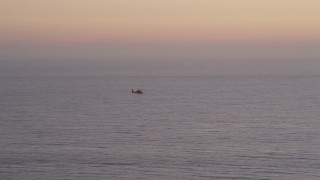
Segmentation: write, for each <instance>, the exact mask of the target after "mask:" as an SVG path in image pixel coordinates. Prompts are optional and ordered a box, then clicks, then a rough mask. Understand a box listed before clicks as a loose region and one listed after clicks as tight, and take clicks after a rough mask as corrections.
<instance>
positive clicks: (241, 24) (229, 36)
mask: <svg viewBox="0 0 320 180" xmlns="http://www.w3.org/2000/svg"><path fill="white" fill-rule="evenodd" d="M0 4H1V6H0V46H1V50H0V53H1V54H0V58H1V60H14V59H20V60H21V59H43V60H45V59H50V60H63V59H65V60H67V59H69V60H70V59H73V60H76V59H79V61H80V60H82V61H85V60H86V59H90V60H99V61H101V60H105V61H110V62H111V61H119V60H120V59H126V60H129V61H131V62H132V61H135V60H136V61H137V62H138V60H144V61H150V62H155V61H157V62H164V63H166V62H170V61H171V60H172V61H173V60H179V62H183V61H185V62H188V63H191V64H192V62H206V63H207V64H206V65H208V64H210V63H209V62H211V64H212V65H215V64H217V65H218V66H219V67H220V66H221V67H223V66H224V64H229V66H230V65H232V64H237V65H238V64H239V63H240V64H242V65H243V63H244V64H245V63H247V65H248V66H250V65H252V64H268V63H267V62H269V65H270V64H277V62H279V64H281V63H282V64H286V63H287V65H290V64H292V66H295V68H298V67H299V66H301V67H302V66H303V67H309V69H313V71H317V68H320V62H319V61H320V59H319V58H320V52H319V51H320V1H319V0H90V1H89V0H63V1H59V0H58V1H52V0H1V2H0ZM130 59H131V60H130ZM239 59H245V60H244V61H240V60H239ZM284 59H286V60H284ZM270 62H272V63H270ZM280 62H281V63H280ZM237 65H235V66H237ZM315 66H316V68H315ZM271 69H272V68H271ZM307 69H308V68H307Z"/></svg>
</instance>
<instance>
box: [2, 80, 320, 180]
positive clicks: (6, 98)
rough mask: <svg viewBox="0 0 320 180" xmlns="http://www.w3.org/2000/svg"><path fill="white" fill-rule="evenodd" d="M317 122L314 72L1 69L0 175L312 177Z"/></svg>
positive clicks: (92, 179)
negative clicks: (22, 72) (48, 72)
mask: <svg viewBox="0 0 320 180" xmlns="http://www.w3.org/2000/svg"><path fill="white" fill-rule="evenodd" d="M131 89H135V90H136V89H141V90H142V91H143V92H144V94H143V95H138V94H132V93H131ZM319 128H320V76H317V75H282V76H281V75H274V76H272V75H250V76H249V75H242V76H232V75H230V76H222V75H221V76H218V75H217V76H147V75H145V76H143V75H137V76H126V75H116V74H115V75H97V76H89V75H83V76H81V75H77V76H67V75H60V76H26V77H24V76H4V77H0V137H1V138H0V179H1V180H21V179H24V180H44V179H45V180H62V179H63V180H101V179H112V180H117V179H130V180H131V179H164V180H180V179H181V180H194V179H199V180H209V179H210V180H211V179H239V180H240V179H244V180H245V179H248V180H251V179H252V180H257V179H260V180H267V179H281V180H282V179H283V180H293V179H303V180H305V179H308V180H309V179H311V180H313V179H314V180H317V179H320V171H319V169H320V130H319Z"/></svg>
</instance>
